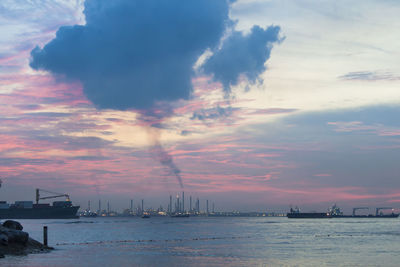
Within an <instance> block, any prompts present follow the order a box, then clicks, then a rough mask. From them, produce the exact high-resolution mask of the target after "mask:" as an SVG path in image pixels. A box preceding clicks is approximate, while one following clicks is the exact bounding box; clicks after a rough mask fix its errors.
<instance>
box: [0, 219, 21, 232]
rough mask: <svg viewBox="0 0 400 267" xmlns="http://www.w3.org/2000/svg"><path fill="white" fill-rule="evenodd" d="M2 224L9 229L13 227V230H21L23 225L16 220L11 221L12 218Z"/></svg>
mask: <svg viewBox="0 0 400 267" xmlns="http://www.w3.org/2000/svg"><path fill="white" fill-rule="evenodd" d="M3 226H4V227H6V228H9V229H14V230H22V229H24V227H22V225H21V224H20V223H19V222H17V221H13V220H7V221H5V222H4V223H3Z"/></svg>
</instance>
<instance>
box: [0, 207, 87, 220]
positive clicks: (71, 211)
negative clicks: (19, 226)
mask: <svg viewBox="0 0 400 267" xmlns="http://www.w3.org/2000/svg"><path fill="white" fill-rule="evenodd" d="M78 209H79V206H71V207H53V206H50V207H37V208H36V207H34V208H25V209H24V208H9V209H0V219H74V218H78V216H77V215H76V213H77V212H78Z"/></svg>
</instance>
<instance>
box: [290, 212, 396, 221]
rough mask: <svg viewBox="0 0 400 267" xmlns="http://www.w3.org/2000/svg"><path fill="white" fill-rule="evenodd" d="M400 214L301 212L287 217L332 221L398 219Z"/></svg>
mask: <svg viewBox="0 0 400 267" xmlns="http://www.w3.org/2000/svg"><path fill="white" fill-rule="evenodd" d="M399 215H400V214H398V213H392V214H384V215H355V216H353V215H330V214H329V213H323V212H300V213H288V214H287V217H288V218H291V219H330V218H354V219H357V218H378V219H381V218H398V217H399Z"/></svg>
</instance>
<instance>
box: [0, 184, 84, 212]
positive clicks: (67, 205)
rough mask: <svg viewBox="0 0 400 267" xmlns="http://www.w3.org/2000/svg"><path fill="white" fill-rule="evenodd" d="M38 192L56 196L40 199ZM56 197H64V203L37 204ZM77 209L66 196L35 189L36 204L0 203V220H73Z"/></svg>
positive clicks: (23, 202) (20, 202)
mask: <svg viewBox="0 0 400 267" xmlns="http://www.w3.org/2000/svg"><path fill="white" fill-rule="evenodd" d="M40 191H43V192H46V193H50V194H56V195H54V196H46V197H40V194H39V193H40ZM57 197H66V201H54V202H53V205H50V204H44V203H39V200H41V199H50V198H57ZM78 209H79V206H73V205H72V202H71V201H70V199H69V195H67V194H59V193H54V192H51V191H46V190H43V189H36V204H34V203H33V201H15V203H14V204H8V203H7V202H6V201H0V219H73V218H78V216H77V215H76V213H77V212H78Z"/></svg>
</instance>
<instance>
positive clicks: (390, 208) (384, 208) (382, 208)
mask: <svg viewBox="0 0 400 267" xmlns="http://www.w3.org/2000/svg"><path fill="white" fill-rule="evenodd" d="M380 210H393V208H392V207H380V208H376V213H375V215H376V216H379V211H380Z"/></svg>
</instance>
